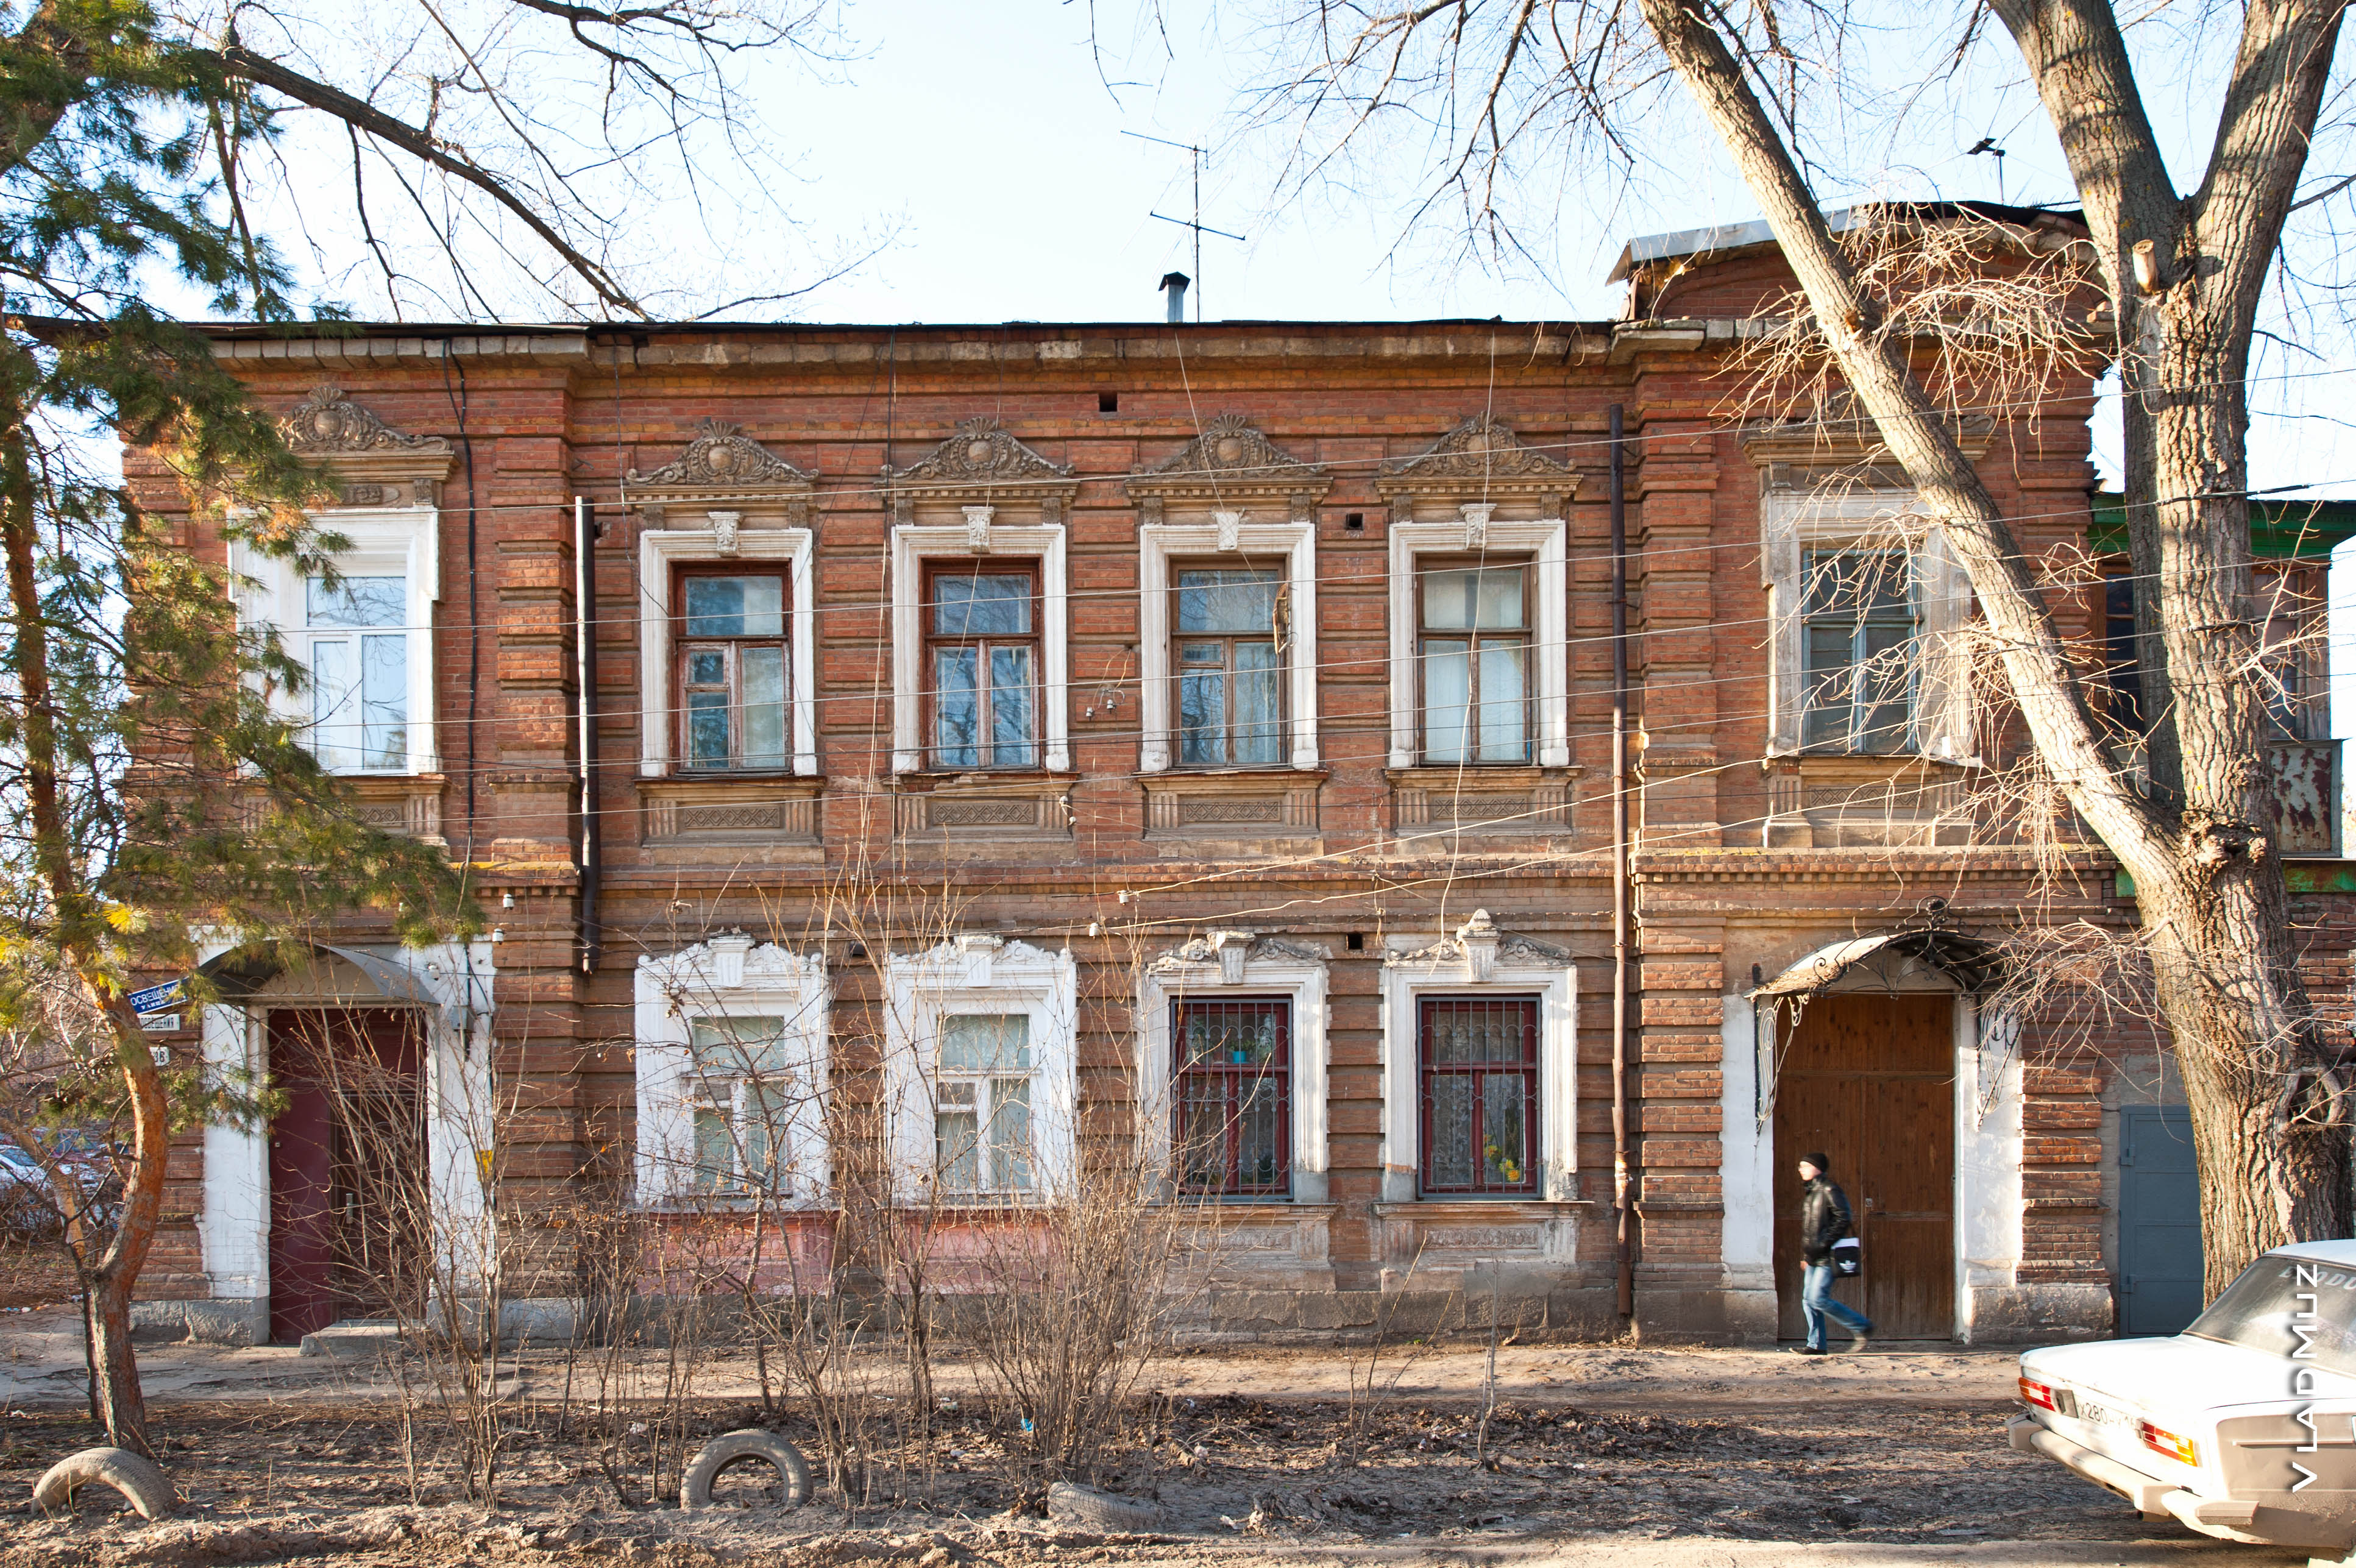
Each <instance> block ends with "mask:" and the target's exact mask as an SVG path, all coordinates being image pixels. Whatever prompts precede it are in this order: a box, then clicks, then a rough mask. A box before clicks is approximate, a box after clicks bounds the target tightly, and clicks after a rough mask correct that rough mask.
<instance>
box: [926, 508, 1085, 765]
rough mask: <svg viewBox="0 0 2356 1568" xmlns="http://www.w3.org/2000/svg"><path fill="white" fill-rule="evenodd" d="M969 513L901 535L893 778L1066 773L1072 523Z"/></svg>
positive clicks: (1069, 759) (1069, 761)
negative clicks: (935, 772) (1067, 576)
mask: <svg viewBox="0 0 2356 1568" xmlns="http://www.w3.org/2000/svg"><path fill="white" fill-rule="evenodd" d="M965 510H967V511H968V512H969V513H972V514H974V515H973V516H972V517H971V518H970V519H969V521H967V522H966V523H962V524H930V523H915V522H904V523H900V524H897V525H895V526H894V528H893V530H892V769H893V771H894V772H895V773H916V772H921V771H925V770H926V769H931V768H942V769H966V768H971V769H978V770H1006V769H1012V770H1022V771H1028V770H1031V769H1033V768H1042V767H1044V768H1045V769H1046V770H1047V771H1049V772H1051V773H1061V772H1065V771H1066V770H1068V769H1069V768H1071V766H1072V757H1071V738H1070V728H1069V715H1068V714H1067V713H1066V704H1065V688H1066V683H1067V682H1068V681H1069V679H1070V677H1069V674H1068V671H1069V669H1070V664H1071V653H1070V648H1069V646H1068V643H1069V638H1068V632H1067V628H1066V607H1065V590H1064V557H1065V530H1064V525H1063V524H1062V523H1061V522H1047V521H1041V522H1034V523H1024V522H1019V521H991V520H992V519H993V518H996V517H998V516H999V515H1000V513H1001V509H999V508H995V507H980V506H977V507H969V508H967V509H965ZM977 545H980V546H981V547H982V548H981V549H980V551H979V552H977V549H976V546H977Z"/></svg>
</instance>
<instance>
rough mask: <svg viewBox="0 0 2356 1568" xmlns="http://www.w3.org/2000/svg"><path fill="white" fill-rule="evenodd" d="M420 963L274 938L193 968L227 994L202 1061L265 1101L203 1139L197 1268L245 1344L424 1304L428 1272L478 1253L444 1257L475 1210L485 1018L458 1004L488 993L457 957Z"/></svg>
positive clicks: (288, 1339)
mask: <svg viewBox="0 0 2356 1568" xmlns="http://www.w3.org/2000/svg"><path fill="white" fill-rule="evenodd" d="M414 957H422V958H423V960H424V961H423V962H422V963H420V964H419V965H418V967H414V968H412V967H411V962H412V961H414V960H413V957H412V955H410V954H408V953H406V952H402V951H401V950H394V952H393V953H391V954H388V953H387V952H386V951H385V950H374V951H371V950H367V949H363V948H354V947H328V946H325V945H314V944H309V943H300V942H282V943H279V944H276V945H274V946H269V947H263V948H259V949H246V950H235V951H231V952H227V953H223V954H221V955H220V956H219V957H217V958H215V959H213V960H211V961H209V962H208V963H206V964H205V965H203V966H202V969H201V970H200V973H201V974H202V975H203V976H204V978H205V979H206V980H207V981H208V982H209V983H210V985H211V987H212V989H213V992H214V993H215V994H216V995H217V996H218V998H219V999H220V1002H221V1003H222V1004H223V1005H220V1006H214V1007H209V1008H208V1009H207V1020H206V1030H207V1048H208V1053H209V1056H210V1058H211V1059H213V1060H214V1061H216V1062H218V1063H220V1064H221V1065H222V1066H223V1067H224V1068H230V1069H238V1068H241V1069H243V1070H245V1071H248V1072H251V1073H252V1075H253V1076H254V1079H255V1081H256V1082H257V1083H258V1084H259V1085H261V1086H262V1087H263V1088H266V1089H267V1090H270V1091H272V1093H273V1096H274V1097H275V1104H274V1105H273V1112H272V1115H271V1118H270V1121H269V1122H268V1124H267V1125H266V1126H262V1127H254V1128H234V1127H220V1128H215V1129H211V1130H209V1132H208V1133H207V1140H206V1155H205V1218H204V1238H205V1245H206V1254H207V1255H206V1265H207V1272H208V1273H209V1275H211V1276H212V1278H213V1280H214V1282H215V1291H216V1294H217V1296H238V1295H241V1296H244V1297H246V1298H247V1299H248V1300H249V1301H251V1302H252V1308H253V1311H252V1315H251V1316H250V1318H249V1321H250V1322H252V1326H253V1327H252V1332H253V1333H254V1335H255V1337H263V1336H265V1335H266V1337H267V1338H268V1339H269V1340H271V1341H273V1342H275V1343H279V1344H292V1343H298V1342H299V1341H300V1340H301V1339H302V1338H303V1337H304V1336H305V1335H306V1334H310V1333H314V1332H316V1331H317V1330H318V1329H320V1328H323V1327H326V1326H328V1325H330V1324H333V1323H336V1322H338V1321H341V1320H344V1319H347V1318H352V1317H369V1316H386V1315H387V1314H389V1313H391V1311H392V1310H393V1309H394V1308H395V1307H396V1306H405V1307H408V1308H411V1309H415V1308H418V1307H419V1306H421V1305H422V1304H423V1301H424V1300H425V1298H426V1296H427V1294H428V1288H429V1275H430V1274H431V1273H433V1271H434V1268H435V1267H436V1266H437V1265H440V1264H448V1263H449V1262H451V1260H452V1259H453V1258H454V1257H460V1253H466V1254H467V1255H468V1256H470V1255H471V1252H472V1251H480V1248H474V1249H461V1250H460V1253H454V1251H453V1249H454V1247H457V1246H458V1242H459V1238H460V1237H462V1236H464V1235H466V1234H467V1232H468V1224H469V1221H470V1220H472V1219H476V1218H478V1215H479V1211H480V1209H481V1207H482V1202H481V1184H480V1181H479V1178H478V1177H477V1176H476V1169H477V1163H478V1156H477V1155H476V1154H475V1153H474V1151H476V1150H477V1149H479V1148H482V1147H486V1146H487V1141H488V1139H487V1133H488V1129H487V1124H482V1123H483V1122H484V1112H485V1104H484V1101H485V1090H486V1089H487V1085H486V1084H485V1082H484V1081H483V1079H484V1060H485V1058H484V1057H483V1054H482V1049H481V1044H480V1039H479V1036H481V1034H482V1033H483V1031H484V1028H485V1025H486V1020H485V1019H484V1018H483V1017H482V1016H481V1015H479V1014H478V1013H476V1012H474V1011H473V1010H472V1009H471V1008H470V1007H469V1005H468V1003H469V1001H470V1000H471V999H472V998H473V997H474V996H476V995H487V986H484V985H483V984H482V983H481V973H482V971H481V970H478V969H477V967H476V965H477V959H476V957H475V956H474V955H470V954H468V953H466V952H465V951H464V950H458V949H456V948H455V947H454V948H451V949H448V950H441V951H438V952H435V953H432V954H428V955H414ZM482 957H483V959H484V960H486V961H487V954H486V955H482ZM460 1261H462V1262H464V1261H466V1257H460ZM224 1285H227V1286H229V1287H230V1288H229V1289H226V1290H224V1289H223V1288H222V1287H223V1286H224ZM256 1297H259V1298H261V1299H258V1300H256V1299H253V1298H256Z"/></svg>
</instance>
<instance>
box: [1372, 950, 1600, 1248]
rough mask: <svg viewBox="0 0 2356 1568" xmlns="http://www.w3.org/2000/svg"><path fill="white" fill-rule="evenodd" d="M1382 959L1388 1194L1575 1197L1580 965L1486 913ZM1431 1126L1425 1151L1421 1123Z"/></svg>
mask: <svg viewBox="0 0 2356 1568" xmlns="http://www.w3.org/2000/svg"><path fill="white" fill-rule="evenodd" d="M1412 940H1414V939H1412V938H1394V939H1393V941H1394V942H1395V943H1397V944H1398V945H1396V946H1395V947H1394V948H1393V949H1392V950H1391V951H1390V952H1388V953H1387V954H1386V955H1385V957H1384V960H1383V992H1382V996H1383V1104H1384V1112H1383V1117H1384V1123H1383V1132H1384V1137H1383V1156H1382V1163H1383V1197H1384V1199H1385V1201H1387V1202H1394V1203H1397V1202H1406V1201H1411V1200H1413V1199H1417V1198H1447V1199H1450V1200H1451V1201H1452V1200H1457V1199H1469V1200H1480V1199H1487V1198H1512V1197H1522V1198H1526V1199H1546V1200H1552V1201H1558V1202H1568V1201H1571V1200H1574V1199H1576V1198H1577V1197H1579V1178H1578V1170H1579V1142H1578V1137H1579V1120H1578V1109H1579V1048H1578V1045H1579V1043H1578V1014H1577V1007H1578V995H1579V978H1578V971H1577V970H1576V968H1575V967H1574V966H1573V963H1572V961H1571V956H1570V954H1569V952H1567V951H1566V950H1563V949H1561V948H1558V947H1553V946H1550V945H1548V944H1547V943H1545V942H1540V941H1536V940H1532V939H1530V938H1528V937H1523V936H1517V935H1515V934H1513V933H1511V932H1508V931H1503V930H1500V929H1498V928H1497V925H1496V923H1495V922H1494V920H1492V919H1491V918H1489V912H1488V911H1487V910H1485V909H1476V910H1474V911H1473V913H1472V918H1470V919H1468V920H1466V921H1465V922H1464V923H1463V925H1462V926H1461V927H1459V928H1458V929H1457V931H1456V933H1455V934H1454V935H1453V936H1451V937H1446V938H1443V939H1441V940H1440V941H1437V942H1433V943H1431V944H1430V945H1428V946H1422V947H1410V946H1408V943H1409V942H1411V941H1412ZM1427 1125H1429V1126H1430V1128H1431V1129H1432V1134H1431V1143H1430V1147H1427V1146H1425V1142H1424V1128H1425V1127H1426V1126H1427Z"/></svg>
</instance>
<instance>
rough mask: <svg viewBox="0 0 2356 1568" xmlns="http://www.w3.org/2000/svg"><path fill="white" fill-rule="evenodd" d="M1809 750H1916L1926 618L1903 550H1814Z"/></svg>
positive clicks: (1805, 722)
mask: <svg viewBox="0 0 2356 1568" xmlns="http://www.w3.org/2000/svg"><path fill="white" fill-rule="evenodd" d="M1804 571H1805V573H1806V583H1805V585H1804V588H1803V590H1802V592H1803V596H1804V599H1805V606H1806V607H1805V609H1804V611H1803V614H1804V616H1805V617H1806V619H1807V647H1806V651H1805V655H1804V658H1805V660H1806V668H1805V669H1804V671H1802V679H1803V681H1804V682H1805V690H1804V697H1803V700H1804V702H1805V703H1806V704H1807V712H1806V714H1805V715H1804V718H1803V719H1802V721H1801V723H1802V737H1801V738H1802V744H1803V745H1804V746H1805V747H1806V748H1807V749H1809V750H1812V751H1815V750H1824V751H1847V752H1895V751H1905V750H1909V749H1911V748H1912V741H1913V736H1914V697H1915V681H1914V673H1915V661H1916V655H1917V652H1918V648H1917V639H1918V633H1919V631H1920V628H1921V617H1920V615H1919V614H1918V613H1917V612H1916V608H1915V594H1914V572H1913V564H1912V557H1911V556H1910V555H1909V554H1908V553H1907V552H1905V551H1903V550H1869V549H1851V550H1811V551H1809V552H1808V553H1807V559H1806V563H1805V565H1804Z"/></svg>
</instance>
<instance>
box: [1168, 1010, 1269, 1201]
mask: <svg viewBox="0 0 2356 1568" xmlns="http://www.w3.org/2000/svg"><path fill="white" fill-rule="evenodd" d="M1172 1012H1173V1019H1172V1029H1171V1035H1172V1038H1173V1040H1174V1041H1175V1042H1176V1047H1177V1048H1176V1050H1175V1051H1174V1052H1173V1058H1174V1062H1175V1067H1176V1073H1177V1079H1178V1082H1177V1095H1176V1099H1177V1112H1176V1114H1177V1125H1176V1128H1175V1129H1174V1137H1175V1140H1176V1148H1175V1154H1176V1157H1177V1162H1178V1171H1179V1181H1180V1185H1181V1186H1182V1187H1183V1189H1184V1190H1186V1191H1188V1192H1194V1193H1205V1194H1217V1195H1220V1196H1224V1197H1284V1196H1289V1195H1290V1192H1291V1182H1292V1168H1291V1165H1292V1150H1291V1129H1292V1004H1290V1002H1288V1001H1286V1000H1284V999H1283V998H1281V997H1250V998H1230V997H1222V998H1220V999H1218V1000H1216V1001H1198V1000H1187V1001H1182V1002H1177V1003H1173V1004H1172Z"/></svg>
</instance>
